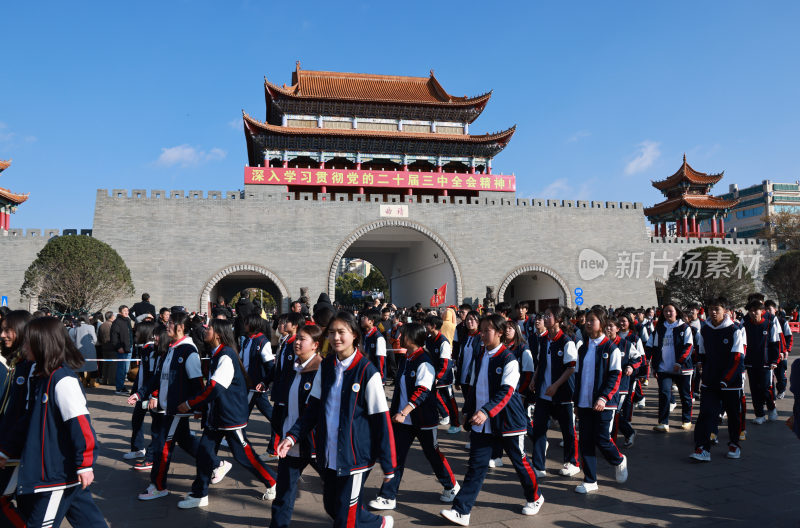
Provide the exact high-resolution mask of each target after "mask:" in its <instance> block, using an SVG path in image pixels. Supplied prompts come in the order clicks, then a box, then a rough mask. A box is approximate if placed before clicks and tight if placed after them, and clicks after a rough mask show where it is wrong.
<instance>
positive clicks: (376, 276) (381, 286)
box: [361, 266, 389, 302]
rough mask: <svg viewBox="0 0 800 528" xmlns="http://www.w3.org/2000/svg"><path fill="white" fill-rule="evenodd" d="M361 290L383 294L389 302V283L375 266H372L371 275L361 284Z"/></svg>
mask: <svg viewBox="0 0 800 528" xmlns="http://www.w3.org/2000/svg"><path fill="white" fill-rule="evenodd" d="M361 289H363V290H366V291H379V292H383V295H384V297H385V299H386V301H387V302H388V301H389V283H388V282H386V277H384V276H383V273H381V271H380V270H379V269H378V268H376V267H375V266H372V270H370V272H369V275H367V276H366V277H365V278H364V281H363V282H362V283H361Z"/></svg>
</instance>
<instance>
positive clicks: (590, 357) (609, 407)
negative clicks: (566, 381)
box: [574, 335, 623, 483]
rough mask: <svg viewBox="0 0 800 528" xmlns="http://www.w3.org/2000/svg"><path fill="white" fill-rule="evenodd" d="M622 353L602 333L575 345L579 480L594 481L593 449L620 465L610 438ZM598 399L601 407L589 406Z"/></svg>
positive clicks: (620, 457)
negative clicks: (579, 460)
mask: <svg viewBox="0 0 800 528" xmlns="http://www.w3.org/2000/svg"><path fill="white" fill-rule="evenodd" d="M621 373H622V354H620V351H619V348H617V345H615V344H614V343H612V342H611V340H610V339H608V337H607V336H605V335H603V336H600V337H598V338H595V339H592V338H589V337H587V339H586V341H584V342H583V343H582V344H581V346H580V347H579V348H578V366H577V372H576V373H575V392H574V398H575V404H576V405H577V407H578V445H579V446H580V452H581V462H582V469H583V481H584V482H587V483H594V482H597V457H596V456H595V448H597V449H599V450H600V453H601V454H602V455H603V457H604V458H605V459H606V460H607V461H608V463H609V464H611V465H612V466H618V465H620V464H622V461H623V458H622V454H621V453H620V452H619V449H618V448H617V444H616V443H614V439H613V438H611V428H612V427H613V423H614V413H615V412H616V409H617V405H618V403H619V384H620V378H621ZM598 399H603V400H604V401H605V410H603V411H599V412H598V411H595V410H594V409H593V407H594V405H595V402H597V400H598Z"/></svg>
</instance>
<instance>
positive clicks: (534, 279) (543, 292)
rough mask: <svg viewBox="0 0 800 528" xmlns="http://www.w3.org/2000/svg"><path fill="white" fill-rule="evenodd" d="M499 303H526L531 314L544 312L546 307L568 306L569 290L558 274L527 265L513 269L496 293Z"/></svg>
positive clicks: (544, 267) (570, 299)
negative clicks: (555, 305)
mask: <svg viewBox="0 0 800 528" xmlns="http://www.w3.org/2000/svg"><path fill="white" fill-rule="evenodd" d="M497 298H498V299H499V300H501V301H505V302H507V303H510V304H511V305H512V306H513V305H514V304H515V303H518V302H522V301H527V302H528V304H529V306H530V307H529V310H530V311H531V312H534V311H536V312H541V311H544V310H545V309H546V308H547V307H548V306H551V305H554V304H560V305H563V306H570V305H571V304H572V296H571V295H570V288H569V286H567V283H566V281H565V280H564V279H562V278H561V277H560V276H559V275H558V273H556V272H555V271H553V270H552V269H550V268H548V267H546V266H541V265H539V264H527V265H524V266H519V267H517V268H515V269H513V270H512V271H511V272H510V273H509V274H508V275H506V278H505V279H503V282H502V283H500V289H499V290H498V292H497Z"/></svg>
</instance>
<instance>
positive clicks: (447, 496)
mask: <svg viewBox="0 0 800 528" xmlns="http://www.w3.org/2000/svg"><path fill="white" fill-rule="evenodd" d="M460 490H461V486H459V485H458V482H456V485H455V486H454V487H453V489H449V490H448V489H446V490H442V494H441V495H439V500H440V501H442V502H453V500H454V499H455V498H456V495H458V492H459V491H460Z"/></svg>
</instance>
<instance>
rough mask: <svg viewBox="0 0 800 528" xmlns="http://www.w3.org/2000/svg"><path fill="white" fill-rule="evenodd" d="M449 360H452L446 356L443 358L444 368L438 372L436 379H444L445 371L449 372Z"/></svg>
mask: <svg viewBox="0 0 800 528" xmlns="http://www.w3.org/2000/svg"><path fill="white" fill-rule="evenodd" d="M449 362H450V360H449V359H447V358H444V359H443V360H442V370H440V371H439V372H437V373H436V379H437V380H438V379H442V376H444V373H445V372H447V365H448V363H449Z"/></svg>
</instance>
